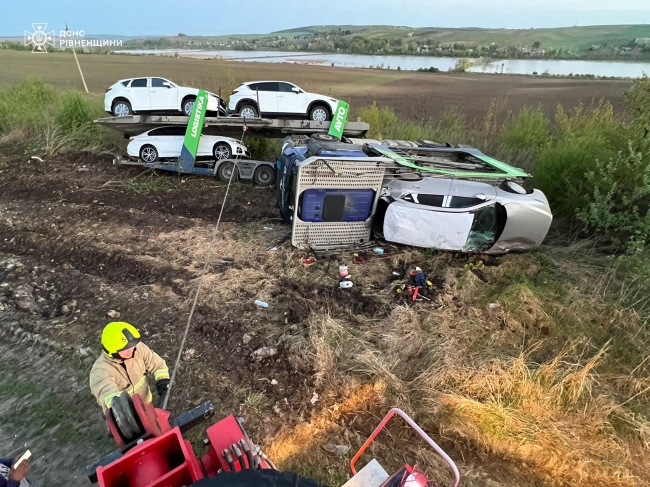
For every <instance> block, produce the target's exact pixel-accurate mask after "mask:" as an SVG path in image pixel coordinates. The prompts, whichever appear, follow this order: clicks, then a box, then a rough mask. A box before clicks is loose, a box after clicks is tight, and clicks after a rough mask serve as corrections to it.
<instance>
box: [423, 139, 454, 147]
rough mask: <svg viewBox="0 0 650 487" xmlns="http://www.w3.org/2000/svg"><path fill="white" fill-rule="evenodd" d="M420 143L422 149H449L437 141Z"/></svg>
mask: <svg viewBox="0 0 650 487" xmlns="http://www.w3.org/2000/svg"><path fill="white" fill-rule="evenodd" d="M418 143H419V144H420V145H421V146H422V147H429V148H433V149H435V148H437V147H449V146H448V145H447V144H441V143H440V142H436V141H435V140H422V139H421V140H418Z"/></svg>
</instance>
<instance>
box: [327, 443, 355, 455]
mask: <svg viewBox="0 0 650 487" xmlns="http://www.w3.org/2000/svg"><path fill="white" fill-rule="evenodd" d="M323 450H325V451H326V452H329V453H334V454H336V455H347V453H348V451H350V447H349V446H347V445H333V444H331V443H328V444H327V445H323Z"/></svg>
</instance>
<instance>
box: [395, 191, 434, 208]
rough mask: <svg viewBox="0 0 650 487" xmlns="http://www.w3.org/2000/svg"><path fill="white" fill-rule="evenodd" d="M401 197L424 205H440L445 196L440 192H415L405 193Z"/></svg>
mask: <svg viewBox="0 0 650 487" xmlns="http://www.w3.org/2000/svg"><path fill="white" fill-rule="evenodd" d="M402 199H404V200H405V201H411V202H413V203H418V204H420V205H426V206H439V207H440V206H442V202H443V201H444V200H445V196H444V195H442V194H417V193H411V194H407V195H405V196H404V197H403V198H402Z"/></svg>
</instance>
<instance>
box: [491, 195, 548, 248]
mask: <svg viewBox="0 0 650 487" xmlns="http://www.w3.org/2000/svg"><path fill="white" fill-rule="evenodd" d="M539 193H540V194H541V196H542V197H544V195H543V194H542V193H541V192H539ZM545 200H546V198H545V197H544V201H545ZM503 206H504V208H505V209H506V214H507V217H506V224H505V227H504V228H503V232H501V235H500V236H499V239H498V240H497V241H496V242H495V243H494V245H493V246H492V247H491V248H490V250H489V253H504V252H510V251H512V250H530V249H534V248H536V247H539V246H540V245H541V243H542V242H543V241H544V238H545V237H546V234H547V233H548V230H549V228H550V227H551V222H552V221H553V214H552V213H551V210H550V208H549V207H548V204H545V203H544V202H542V201H539V200H535V201H532V202H525V203H524V202H508V203H505V204H504V205H503Z"/></svg>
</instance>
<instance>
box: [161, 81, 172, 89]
mask: <svg viewBox="0 0 650 487" xmlns="http://www.w3.org/2000/svg"><path fill="white" fill-rule="evenodd" d="M163 86H164V87H165V88H171V87H172V84H171V83H170V82H169V81H163Z"/></svg>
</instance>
